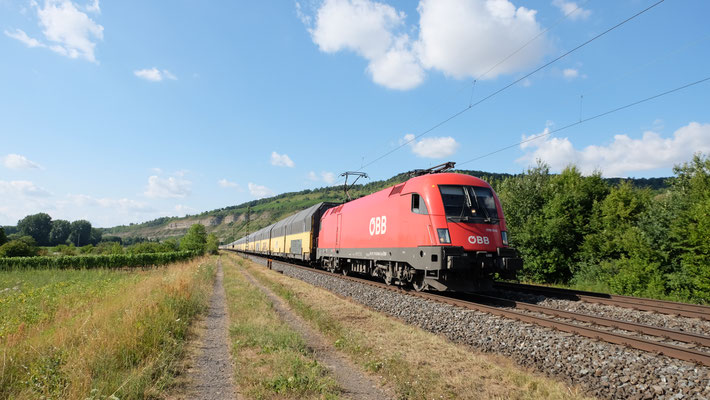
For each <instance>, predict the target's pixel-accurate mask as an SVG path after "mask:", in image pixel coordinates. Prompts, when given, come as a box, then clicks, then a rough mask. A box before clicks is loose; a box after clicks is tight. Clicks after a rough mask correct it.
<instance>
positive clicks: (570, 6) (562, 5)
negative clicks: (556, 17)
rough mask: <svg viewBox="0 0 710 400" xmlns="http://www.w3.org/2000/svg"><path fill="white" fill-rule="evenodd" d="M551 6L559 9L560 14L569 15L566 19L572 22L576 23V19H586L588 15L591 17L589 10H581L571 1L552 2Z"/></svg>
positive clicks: (555, 0)
mask: <svg viewBox="0 0 710 400" xmlns="http://www.w3.org/2000/svg"><path fill="white" fill-rule="evenodd" d="M552 5H553V6H555V7H557V8H559V9H560V11H561V12H562V14H564V15H568V14H569V15H568V16H567V18H569V19H570V20H572V21H576V20H578V19H587V18H589V16H590V15H592V11H591V10H587V9H585V8H582V7H580V6H578V5H577V3H575V2H573V1H565V0H553V1H552Z"/></svg>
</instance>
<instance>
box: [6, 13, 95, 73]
mask: <svg viewBox="0 0 710 400" xmlns="http://www.w3.org/2000/svg"><path fill="white" fill-rule="evenodd" d="M31 4H32V6H33V7H34V8H35V10H36V12H37V19H38V25H39V27H40V28H41V29H42V34H43V35H44V38H45V39H46V41H47V42H46V43H45V42H41V41H39V40H38V39H35V38H31V37H29V35H27V33H25V31H23V30H21V29H15V31H14V32H13V31H7V30H6V31H5V35H7V36H9V37H11V38H13V39H17V40H19V41H20V42H22V43H24V44H25V45H27V46H28V47H44V48H48V49H50V50H52V51H54V52H56V53H58V54H61V55H63V56H66V57H69V58H83V59H85V60H88V61H91V62H97V61H96V55H95V54H94V50H95V48H96V41H98V40H103V37H104V27H103V26H101V25H99V24H97V23H96V22H95V21H94V20H93V19H91V18H90V17H89V16H88V15H87V14H86V13H84V12H82V11H81V10H79V8H78V7H77V5H76V4H74V2H72V1H70V0H45V2H44V6H40V5H39V3H37V2H36V1H32V2H31ZM85 9H86V10H87V11H89V12H98V11H99V8H98V1H94V2H93V3H91V4H90V5H89V6H88V7H86V8H85Z"/></svg>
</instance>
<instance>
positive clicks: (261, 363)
mask: <svg viewBox="0 0 710 400" xmlns="http://www.w3.org/2000/svg"><path fill="white" fill-rule="evenodd" d="M228 259H229V260H230V261H232V262H230V263H229V264H227V265H226V266H225V269H224V286H225V292H226V295H227V301H228V309H229V316H230V320H231V322H230V330H229V334H230V338H231V341H232V349H233V353H234V356H235V359H237V360H239V361H238V362H237V363H236V365H235V372H236V375H237V376H236V378H237V379H236V381H237V385H238V386H239V388H240V391H241V392H242V394H244V395H245V396H246V397H248V398H257V399H284V398H299V399H300V398H312V399H314V398H326V399H329V398H337V396H338V394H339V392H340V390H339V388H338V386H337V384H336V382H335V381H334V380H333V378H332V377H331V376H330V375H329V374H328V372H327V370H326V369H325V368H324V367H323V366H322V365H320V364H319V363H318V362H317V361H315V359H314V358H313V354H311V353H310V352H309V350H308V349H307V347H306V344H305V342H304V340H303V338H302V337H301V335H300V334H298V333H297V332H296V331H294V330H293V329H291V328H290V327H288V325H286V324H285V323H284V322H282V321H281V320H280V319H279V316H278V314H277V313H276V312H275V310H274V309H273V306H272V303H271V301H270V300H269V299H268V298H267V297H266V296H265V295H264V293H263V292H261V290H259V289H258V288H256V287H254V286H253V285H251V284H250V283H249V282H247V281H246V279H245V278H244V276H243V275H242V274H241V273H240V272H239V271H238V270H237V269H236V268H235V264H237V263H234V260H235V259H236V258H232V257H229V258H228ZM241 263H242V261H241V260H240V261H238V264H241ZM238 268H243V267H241V266H240V267H238Z"/></svg>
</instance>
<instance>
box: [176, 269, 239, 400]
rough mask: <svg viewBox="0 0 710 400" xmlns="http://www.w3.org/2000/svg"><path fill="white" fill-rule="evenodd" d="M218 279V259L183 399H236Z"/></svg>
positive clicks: (220, 281) (224, 305) (225, 306)
mask: <svg viewBox="0 0 710 400" xmlns="http://www.w3.org/2000/svg"><path fill="white" fill-rule="evenodd" d="M222 277H223V273H222V260H218V261H217V279H215V282H214V290H213V292H212V298H211V299H210V308H209V312H208V314H207V318H206V319H205V321H204V323H203V325H204V326H203V328H202V329H200V333H199V337H198V339H197V341H196V342H195V347H196V352H195V353H196V354H195V357H194V361H193V363H192V368H191V370H190V371H189V383H188V386H187V390H186V392H185V396H184V397H183V398H185V399H237V398H239V396H238V394H237V391H236V389H235V386H234V383H233V376H234V369H233V366H232V359H231V356H230V351H229V340H228V337H229V335H228V329H229V321H228V318H227V303H226V301H225V295H224V286H223V285H222ZM181 397H182V396H181Z"/></svg>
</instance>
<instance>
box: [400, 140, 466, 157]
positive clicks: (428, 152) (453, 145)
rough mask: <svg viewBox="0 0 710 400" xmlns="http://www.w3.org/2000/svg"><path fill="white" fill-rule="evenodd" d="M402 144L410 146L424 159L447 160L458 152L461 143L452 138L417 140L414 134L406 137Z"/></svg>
mask: <svg viewBox="0 0 710 400" xmlns="http://www.w3.org/2000/svg"><path fill="white" fill-rule="evenodd" d="M401 142H402V143H407V144H409V147H410V148H411V149H412V152H413V153H414V154H416V155H418V156H419V157H424V158H445V157H448V156H450V155H452V154H454V153H455V152H456V150H457V149H458V148H459V143H458V142H456V140H455V139H454V138H452V137H451V136H446V137H431V138H424V139H422V140H420V141H416V140H415V136H414V135H412V134H407V135H404V138H403V139H402V141H401Z"/></svg>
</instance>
